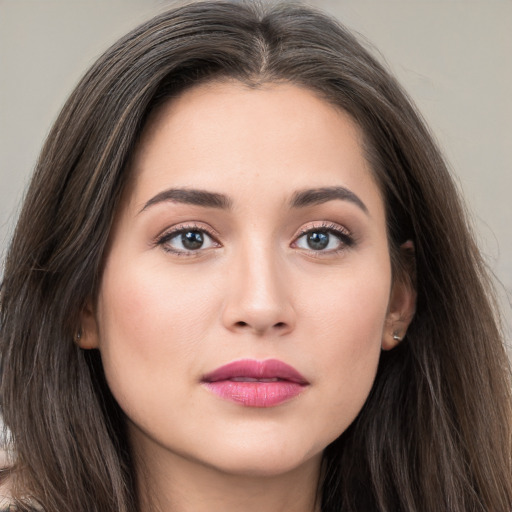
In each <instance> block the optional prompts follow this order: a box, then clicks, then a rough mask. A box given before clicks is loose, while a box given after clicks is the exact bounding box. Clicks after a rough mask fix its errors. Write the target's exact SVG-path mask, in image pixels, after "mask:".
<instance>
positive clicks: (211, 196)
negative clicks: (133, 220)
mask: <svg viewBox="0 0 512 512" xmlns="http://www.w3.org/2000/svg"><path fill="white" fill-rule="evenodd" d="M168 201H170V202H173V203H182V204H193V205H196V206H202V207H204V208H219V209H222V210H228V209H229V208H231V199H229V198H228V197H227V196H225V195H224V194H218V193H216V192H208V191H206V190H197V189H189V188H170V189H168V190H164V191H163V192H160V193H158V194H157V195H156V196H154V197H152V198H151V199H150V200H149V201H148V202H147V203H146V204H145V205H144V207H143V208H142V209H141V210H140V212H139V213H142V212H143V211H144V210H147V209H148V208H150V207H151V206H153V205H155V204H158V203H164V202H168Z"/></svg>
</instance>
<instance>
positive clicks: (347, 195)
mask: <svg viewBox="0 0 512 512" xmlns="http://www.w3.org/2000/svg"><path fill="white" fill-rule="evenodd" d="M335 199H341V200H342V201H350V202H351V203H354V204H355V205H356V206H358V207H359V208H361V210H363V212H364V213H366V214H367V213H368V208H367V207H366V205H365V204H364V203H363V201H361V199H359V197H357V196H356V195H355V194H354V192H352V191H350V190H349V189H348V188H345V187H322V188H312V189H308V190H301V191H299V192H296V193H295V194H294V195H293V198H292V201H291V205H292V208H304V207H306V206H313V205H317V204H322V203H326V202H327V201H333V200H335Z"/></svg>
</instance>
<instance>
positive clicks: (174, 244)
mask: <svg viewBox="0 0 512 512" xmlns="http://www.w3.org/2000/svg"><path fill="white" fill-rule="evenodd" d="M157 244H158V245H161V246H162V247H163V248H164V250H166V251H168V252H173V253H175V254H183V255H187V254H191V253H197V252H199V251H201V250H205V249H211V248H212V247H219V245H220V244H219V243H218V242H217V241H215V240H214V239H213V237H212V236H210V235H209V234H208V233H207V232H206V231H205V230H204V229H199V228H196V227H193V228H188V227H181V228H178V229H174V230H172V231H170V232H167V233H165V234H164V235H162V236H161V237H160V238H159V239H158V240H157Z"/></svg>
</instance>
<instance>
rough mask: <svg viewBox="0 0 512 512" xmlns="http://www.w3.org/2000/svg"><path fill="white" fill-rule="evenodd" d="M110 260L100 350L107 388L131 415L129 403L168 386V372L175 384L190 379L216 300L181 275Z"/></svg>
mask: <svg viewBox="0 0 512 512" xmlns="http://www.w3.org/2000/svg"><path fill="white" fill-rule="evenodd" d="M113 260H115V261H116V265H115V267H114V266H111V267H109V266H108V265H107V267H106V268H105V272H104V275H103V281H102V288H101V293H100V296H99V300H98V311H97V315H98V323H99V326H100V332H99V337H100V352H101V356H102V361H103V366H104V370H105V374H106V377H107V381H108V383H109V386H110V388H111V390H112V392H113V394H114V396H115V397H116V399H117V400H118V402H119V403H120V405H121V406H122V407H123V409H125V412H126V413H127V414H129V415H130V411H131V409H132V406H131V404H133V405H134V407H135V406H136V404H143V403H147V404H148V405H149V403H150V402H151V401H152V400H154V399H155V400H156V399H157V398H158V394H155V393H154V390H155V389H156V390H158V389H161V390H164V389H167V388H168V387H169V382H168V381H167V380H166V379H169V376H174V379H173V386H176V387H178V388H179V387H180V386H183V385H185V383H186V382H188V381H189V379H191V378H193V376H191V375H188V374H187V373H186V369H188V368H194V364H193V363H194V360H195V358H196V357H197V354H198V346H199V345H200V344H201V342H202V341H203V340H204V337H205V333H206V332H207V331H208V326H209V325H211V323H212V322H213V321H214V319H213V312H214V311H215V303H216V298H215V297H214V296H212V293H208V292H207V289H205V287H204V286H203V287H199V286H191V285H190V283H189V282H187V281H186V279H185V278H180V274H179V273H176V272H175V273H173V274H172V275H170V273H169V271H168V269H165V268H155V266H154V265H147V264H144V263H141V262H140V261H138V264H137V265H134V264H131V265H130V264H127V265H123V264H122V263H123V262H122V260H121V259H120V258H117V259H115V258H113ZM187 285H188V286H187ZM185 290H186V293H185ZM148 377H151V378H148ZM152 390H153V391H152ZM155 408H156V409H158V407H157V404H155ZM147 409H148V410H149V409H151V407H148V408H147Z"/></svg>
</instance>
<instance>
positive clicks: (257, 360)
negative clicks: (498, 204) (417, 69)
mask: <svg viewBox="0 0 512 512" xmlns="http://www.w3.org/2000/svg"><path fill="white" fill-rule="evenodd" d="M1 304H2V307H1V315H2V317H1V318H2V324H1V326H2V333H1V336H2V400H3V415H4V420H5V423H6V425H7V426H8V427H9V429H10V432H11V434H12V447H13V454H15V455H13V465H12V468H11V469H10V472H9V480H10V482H9V483H10V485H11V487H12V494H13V499H14V501H15V503H16V506H17V507H18V508H17V509H18V510H30V507H36V508H37V507H40V508H42V509H44V510H47V511H59V512H60V511H68V510H73V511H75V512H76V511H84V512H85V511H88V512H90V511H94V510H95V511H98V512H99V511H101V512H106V511H112V512H114V511H115V512H119V511H123V512H125V511H126V512H128V511H142V510H154V511H160V510H161V511H168V510H172V511H178V512H183V511H189V510H194V511H195V512H198V511H199V512H201V511H203V510H208V511H211V510H222V511H229V510H235V509H236V510H248V511H250V510H268V511H272V510H293V511H299V512H300V511H308V512H311V511H314V512H318V511H322V512H327V511H362V510H364V511H366V510H379V511H399V510H401V511H426V510H428V511H438V510H450V511H470V510H471V511H488V510H496V511H505V510H510V508H511V507H512V489H511V483H510V474H511V468H510V464H511V463H510V455H511V449H510V448H511V447H510V442H511V431H510V425H511V421H510V415H511V411H510V389H509V384H510V382H509V370H508V365H507V359H506V355H505V353H504V350H503V345H502V340H501V337H500V332H499V329H498V326H497V320H496V318H495V314H494V304H493V302H492V295H491V292H490V286H489V281H488V278H487V277H486V271H485V268H484V265H483V263H482V261H481V259H480V256H479V253H478V250H477V248H476V247H475V245H474V242H473V240H472V237H471V235H470V233H469V230H468V227H467V223H466V220H465V217H464V211H463V208H462V206H461V204H460V201H459V199H458V197H457V193H456V190H455V187H454V185H453V183H452V181H451V179H450V177H449V175H448V172H447V170H446V167H445V164H444V162H443V160H442V157H441V156H440V154H439V151H438V149H437V148H436V147H435V145H434V143H433V142H432V139H431V137H430V135H429V133H428V131H427V129H426V128H425V126H424V125H423V123H422V121H421V119H420V118H419V116H418V114H417V113H416V112H415V110H414V108H413V107H412V106H411V104H410V102H409V100H408V99H407V98H406V96H405V94H404V93H403V92H402V91H401V89H400V87H399V86H398V85H397V83H396V82H395V81H394V80H393V78H391V77H390V76H389V74H388V73H387V72H386V71H385V70H384V69H383V68H382V66H381V65H380V64H378V63H377V62H376V61H375V60H374V59H373V58H372V57H371V56H370V55H369V54H368V52H367V51H366V50H365V49H363V48H362V47H361V45H360V44H359V43H358V42H357V41H356V40H355V39H354V38H353V37H352V36H351V35H350V34H349V33H348V32H347V31H346V30H345V29H344V28H343V27H340V26H339V25H338V24H337V23H336V22H334V21H333V20H331V19H329V18H327V17H325V16H323V15H321V14H319V13H316V12H314V11H311V10H310V9H308V8H304V7H293V6H286V5H277V6H272V7H270V6H269V7H266V8H256V7H255V6H254V5H252V4H251V3H240V2H236V3H235V2H204V3H195V4H191V5H189V6H186V7H181V8H177V9H175V10H172V11H169V12H168V13H165V14H163V15H161V16H158V17H156V18H155V19H153V20H151V21H149V22H148V23H146V24H145V25H143V26H141V27H139V28H138V29H136V30H135V31H133V32H132V33H130V34H128V35H127V36H126V37H125V38H123V39H122V40H120V41H119V42H118V43H116V44H115V45H114V46H113V47H112V48H111V49H110V50H108V51H107V52H106V54H105V55H104V56H103V57H101V58H100V59H99V61H98V62H97V63H96V64H95V65H94V66H93V67H92V69H91V70H90V71H89V72H88V73H87V74H86V76H85V77H84V78H83V80H82V81H81V83H80V84H79V85H78V87H77V88H76V90H75V91H74V93H73V94H72V96H71V98H70V99H69V100H68V102H67V104H66V106H65V107H64V109H63V111H62V113H61V115H60V116H59V118H58V119H57V121H56V123H55V126H54V128H53V130H52V132H51V133H50V135H49V137H48V140H47V142H46V144H45V147H44V148H43V151H42V154H41V157H40V159H39V162H38V165H37V169H36V171H35V174H34V177H33V180H32V183H31V186H30V189H29V191H28V194H27V197H26V199H25V204H24V208H23V210H22V213H21V216H20V220H19V223H18V226H17V229H16V232H15V235H14V239H13V242H12V246H11V248H10V251H9V254H8V258H7V262H6V268H5V274H4V282H3V285H2V295H1Z"/></svg>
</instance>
